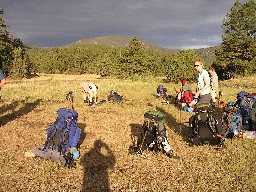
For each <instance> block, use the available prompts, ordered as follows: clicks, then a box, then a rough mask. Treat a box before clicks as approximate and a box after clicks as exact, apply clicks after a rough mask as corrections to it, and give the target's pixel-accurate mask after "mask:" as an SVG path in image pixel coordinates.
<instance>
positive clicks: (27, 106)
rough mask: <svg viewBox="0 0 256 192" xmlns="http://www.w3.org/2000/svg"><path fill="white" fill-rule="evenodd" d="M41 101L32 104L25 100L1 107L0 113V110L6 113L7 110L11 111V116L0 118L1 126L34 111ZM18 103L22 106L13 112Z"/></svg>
mask: <svg viewBox="0 0 256 192" xmlns="http://www.w3.org/2000/svg"><path fill="white" fill-rule="evenodd" d="M41 101H42V99H37V100H35V101H34V102H26V100H23V101H13V102H12V103H11V104H9V105H6V106H3V107H1V111H2V108H3V110H4V111H7V110H12V111H13V112H12V113H11V114H7V115H4V116H2V117H1V124H2V125H5V124H7V123H8V122H11V121H13V120H15V119H17V118H20V117H21V116H23V115H25V114H27V113H29V112H31V111H33V109H35V108H36V107H37V106H38V105H39V104H40V102H41ZM20 103H22V104H23V106H22V107H21V108H20V109H18V110H17V111H15V108H17V106H18V105H19V104H20Z"/></svg>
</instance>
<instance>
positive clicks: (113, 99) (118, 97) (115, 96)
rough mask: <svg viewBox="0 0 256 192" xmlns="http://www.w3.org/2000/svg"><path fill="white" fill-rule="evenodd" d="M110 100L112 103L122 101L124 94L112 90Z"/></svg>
mask: <svg viewBox="0 0 256 192" xmlns="http://www.w3.org/2000/svg"><path fill="white" fill-rule="evenodd" d="M108 101H109V102H111V103H122V102H123V96H121V95H119V94H118V93H117V92H114V91H113V90H111V91H110V92H109V96H108Z"/></svg>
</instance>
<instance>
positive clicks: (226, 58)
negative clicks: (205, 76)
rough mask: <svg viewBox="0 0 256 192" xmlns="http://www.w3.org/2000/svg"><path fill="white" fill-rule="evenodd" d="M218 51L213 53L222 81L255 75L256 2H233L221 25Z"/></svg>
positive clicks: (251, 0)
mask: <svg viewBox="0 0 256 192" xmlns="http://www.w3.org/2000/svg"><path fill="white" fill-rule="evenodd" d="M222 29H223V35H222V40H223V42H222V44H221V47H220V49H218V50H216V53H215V54H216V61H215V62H214V65H215V67H216V68H217V70H218V71H219V74H221V78H231V77H234V76H238V75H243V76H244V75H250V74H252V73H255V70H256V69H255V57H256V36H255V35H256V3H255V1H254V0H249V1H248V2H247V3H244V4H243V3H241V2H239V1H236V2H235V4H234V6H233V7H232V8H231V11H230V13H228V14H227V16H226V18H225V19H224V21H223V24H222Z"/></svg>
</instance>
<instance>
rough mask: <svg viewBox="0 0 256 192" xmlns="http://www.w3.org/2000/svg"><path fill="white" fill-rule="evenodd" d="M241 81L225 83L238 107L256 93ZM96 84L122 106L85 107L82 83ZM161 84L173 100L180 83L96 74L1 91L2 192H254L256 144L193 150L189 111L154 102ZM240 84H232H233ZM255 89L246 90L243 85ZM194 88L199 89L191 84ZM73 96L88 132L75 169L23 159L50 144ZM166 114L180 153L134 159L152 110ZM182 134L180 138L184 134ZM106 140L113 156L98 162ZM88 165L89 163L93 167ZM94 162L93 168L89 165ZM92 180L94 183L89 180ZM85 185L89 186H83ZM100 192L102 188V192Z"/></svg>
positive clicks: (17, 84)
mask: <svg viewBox="0 0 256 192" xmlns="http://www.w3.org/2000/svg"><path fill="white" fill-rule="evenodd" d="M255 77H256V76H254V77H250V78H242V79H238V80H229V81H224V82H220V87H221V89H222V90H223V92H224V95H223V96H222V98H221V99H222V100H223V101H225V102H228V101H235V99H236V94H237V93H238V92H239V91H242V90H245V91H247V92H256V88H255V83H252V82H255V81H254V79H255ZM87 79H88V80H91V81H93V82H95V84H96V85H98V87H99V94H98V95H99V101H101V100H107V96H108V94H109V91H110V90H114V91H117V92H118V93H119V94H120V95H123V96H124V102H123V103H122V104H111V103H108V102H107V103H103V104H102V105H100V106H97V107H95V108H93V107H91V108H90V107H88V106H87V105H86V104H84V103H83V99H82V93H81V90H80V87H79V85H80V83H81V82H82V81H85V80H87ZM159 84H163V85H164V87H166V88H167V90H168V94H171V95H174V94H175V92H174V87H179V85H178V84H173V83H163V82H162V81H161V78H155V79H152V77H151V78H148V79H141V80H140V81H131V80H117V79H103V78H100V77H99V76H96V75H81V76H80V75H46V74H41V75H40V77H36V78H32V79H28V80H20V81H12V80H9V83H8V84H6V85H5V86H4V87H3V89H2V93H3V96H2V97H3V101H1V103H0V108H1V120H2V122H3V126H2V127H0V129H1V132H0V143H1V144H0V169H1V171H0V178H1V179H0V186H1V187H0V189H1V190H0V191H80V190H81V189H83V188H84V187H94V188H95V190H96V189H97V187H99V186H100V185H103V186H104V185H106V183H104V182H103V180H104V178H100V177H108V178H107V179H108V181H109V184H108V185H109V186H108V187H109V188H110V189H111V190H112V191H255V190H256V186H255V185H256V184H255V180H256V168H255V163H256V162H255V161H256V160H255V159H256V151H255V148H256V140H255V139H235V140H232V141H231V140H227V141H226V146H227V147H226V148H225V149H222V150H217V149H216V147H213V146H197V147H196V146H193V147H191V146H188V145H187V144H186V142H185V137H186V134H187V133H188V130H189V126H188V124H187V122H188V118H189V117H190V116H191V114H190V113H187V112H184V111H179V110H178V109H177V108H176V107H175V106H174V105H167V104H162V103H161V100H159V99H157V98H156V97H155V94H156V88H157V86H158V85H159ZM232 84H234V86H233V85H232ZM245 84H246V85H251V86H247V87H244V88H243V86H244V85H245ZM192 87H193V90H195V87H196V85H195V84H192ZM69 91H73V92H74V97H75V102H74V106H75V110H77V112H78V113H79V118H78V123H79V126H80V127H81V128H82V129H83V131H84V133H85V139H84V141H83V143H82V145H81V158H80V159H83V160H84V161H85V162H86V160H88V161H87V163H84V162H83V161H81V162H80V161H78V162H77V167H76V168H75V169H67V168H64V167H62V165H61V164H60V163H55V162H51V161H44V160H42V159H39V158H32V159H30V158H25V157H24V153H25V151H26V150H29V149H31V148H32V147H40V146H42V145H43V144H44V142H45V139H46V138H45V137H46V135H45V134H46V132H45V131H46V129H47V128H48V126H49V125H50V124H52V123H53V122H54V121H55V119H56V117H57V116H56V111H57V110H58V109H59V108H61V107H68V103H67V102H66V100H65V95H66V94H67V93H68V92H69ZM155 109H158V110H161V111H162V112H164V113H165V115H166V118H167V124H168V126H167V129H168V136H169V140H170V144H171V146H172V147H173V149H174V155H175V156H179V158H177V159H176V158H171V159H169V158H167V157H166V156H164V155H163V154H160V153H149V154H146V155H144V156H139V155H131V154H129V153H128V149H129V147H130V146H131V144H132V135H133V134H134V129H136V128H137V129H139V128H140V126H141V125H142V123H143V114H144V113H145V112H146V111H147V110H155ZM180 131H181V133H180ZM96 140H101V141H102V142H104V143H105V144H106V145H107V146H108V147H109V149H110V150H111V151H112V153H113V155H114V157H113V158H112V159H108V160H105V162H103V161H102V162H98V161H100V160H97V159H93V158H91V157H92V156H90V155H89V154H88V153H89V152H90V151H91V150H92V149H93V148H94V142H95V141H96ZM89 160H90V161H89ZM108 161H112V162H114V166H113V167H112V168H111V167H109V169H108V170H107V175H106V174H105V175H104V174H101V170H98V169H97V167H96V168H95V167H93V170H98V171H97V173H95V174H98V176H99V178H98V177H95V178H93V180H92V178H91V180H90V179H89V178H88V177H92V175H91V176H89V175H88V174H89V173H88V169H89V167H91V166H93V165H98V163H100V164H104V165H105V164H106V166H107V163H108ZM88 162H90V163H88ZM90 174H91V172H90ZM88 179H89V180H88ZM84 181H86V182H87V183H86V182H84ZM96 191H97V190H96Z"/></svg>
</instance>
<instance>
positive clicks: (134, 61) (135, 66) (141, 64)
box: [119, 37, 149, 78]
mask: <svg viewBox="0 0 256 192" xmlns="http://www.w3.org/2000/svg"><path fill="white" fill-rule="evenodd" d="M119 69H120V70H119V76H120V77H122V78H128V77H133V76H136V75H143V74H146V73H147V72H149V69H148V68H147V61H146V57H145V48H144V47H143V43H142V42H141V41H140V40H139V39H138V38H136V37H134V38H133V39H132V40H131V41H130V43H129V46H128V48H127V49H126V51H125V53H124V54H123V55H122V56H121V59H120V68H119Z"/></svg>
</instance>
